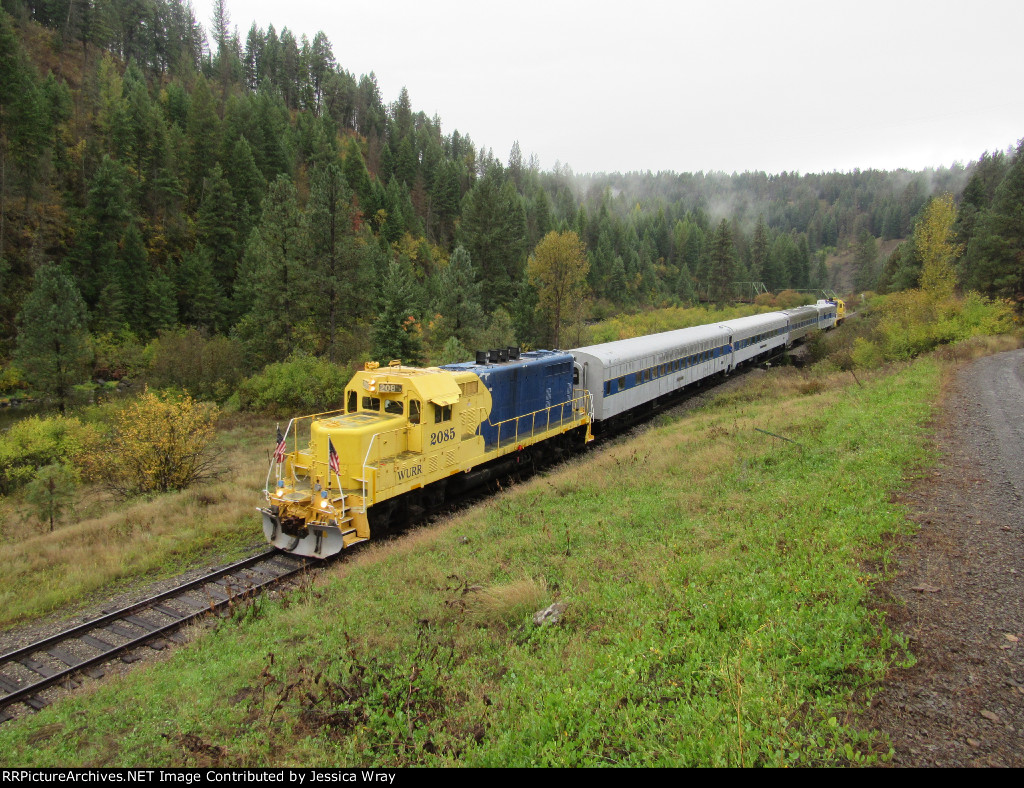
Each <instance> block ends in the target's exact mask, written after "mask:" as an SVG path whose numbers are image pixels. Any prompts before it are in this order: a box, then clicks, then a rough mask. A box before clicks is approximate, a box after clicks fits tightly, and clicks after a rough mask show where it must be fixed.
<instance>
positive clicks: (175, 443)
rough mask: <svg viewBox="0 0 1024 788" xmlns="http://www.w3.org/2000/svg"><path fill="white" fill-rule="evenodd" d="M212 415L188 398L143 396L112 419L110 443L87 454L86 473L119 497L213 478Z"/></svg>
mask: <svg viewBox="0 0 1024 788" xmlns="http://www.w3.org/2000/svg"><path fill="white" fill-rule="evenodd" d="M217 413H218V411H217V408H216V407H215V406H208V405H204V404H202V403H199V402H196V401H195V400H194V399H192V398H191V397H189V396H188V395H185V396H183V397H180V398H177V397H174V396H172V395H170V394H162V395H160V394H154V393H153V392H150V391H147V392H146V393H144V394H143V395H142V396H141V397H139V398H138V399H137V400H135V401H133V402H131V403H129V404H128V405H126V406H125V407H124V409H122V410H121V412H120V413H119V414H118V415H117V417H116V419H115V426H114V431H113V434H112V435H111V437H110V440H109V441H107V442H105V443H104V444H103V445H102V446H97V447H96V448H95V449H94V450H93V451H91V452H89V453H88V455H87V457H86V470H87V472H88V474H89V476H90V477H91V478H93V479H96V480H98V481H100V482H101V483H102V484H103V485H104V486H105V487H107V488H108V489H109V490H111V491H112V492H114V493H115V494H117V495H120V496H121V497H124V498H128V497H131V496H133V495H140V494H144V493H151V492H169V491H171V490H183V489H185V488H186V487H190V486H191V485H193V484H195V483H197V482H199V481H203V480H205V479H210V478H213V477H214V476H216V472H215V469H214V460H215V458H214V456H213V454H212V452H211V451H210V446H211V444H212V442H213V439H214V436H215V433H214V423H215V422H216V420H217Z"/></svg>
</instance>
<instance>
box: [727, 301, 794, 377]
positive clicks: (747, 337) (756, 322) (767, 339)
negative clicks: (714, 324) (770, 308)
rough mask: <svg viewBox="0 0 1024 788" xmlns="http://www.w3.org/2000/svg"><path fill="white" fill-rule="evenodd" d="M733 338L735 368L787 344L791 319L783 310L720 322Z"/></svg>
mask: <svg viewBox="0 0 1024 788" xmlns="http://www.w3.org/2000/svg"><path fill="white" fill-rule="evenodd" d="M720 325H721V326H722V327H723V328H726V329H728V330H729V333H730V337H731V339H732V353H733V362H732V363H733V368H734V369H735V368H738V367H740V366H741V365H743V364H745V363H747V362H749V361H752V360H753V359H756V358H760V357H762V356H765V355H768V354H772V353H775V351H776V350H777V349H778V348H781V347H782V346H783V345H785V344H786V341H787V339H788V331H787V330H788V327H789V319H788V318H787V316H786V315H784V314H782V313H781V312H767V313H765V314H763V315H751V316H750V317H738V318H736V319H735V320H726V321H724V322H722V323H721V324H720Z"/></svg>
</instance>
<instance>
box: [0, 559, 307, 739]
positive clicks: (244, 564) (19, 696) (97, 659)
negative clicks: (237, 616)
mask: <svg viewBox="0 0 1024 788" xmlns="http://www.w3.org/2000/svg"><path fill="white" fill-rule="evenodd" d="M276 557H281V558H284V559H286V560H293V559H291V558H290V557H289V556H288V555H287V554H284V553H281V552H279V551H277V550H267V551H265V552H263V553H259V554H258V555H255V556H251V557H249V558H245V559H243V560H241V561H237V562H236V563H234V564H230V565H229V566H226V567H222V568H221V569H218V570H216V571H214V572H211V573H209V574H207V575H204V576H203V577H200V578H197V579H195V580H190V581H189V582H187V583H183V584H182V585H180V586H176V587H175V588H172V589H170V590H168V591H164V592H161V593H159V594H156V595H154V596H151V597H149V598H147V599H145V600H143V601H141V602H136V603H134V604H132V605H128V606H127V607H124V608H121V609H120V610H115V611H113V612H112V613H107V614H105V615H103V616H100V617H99V618H96V619H93V620H92V621H88V622H85V623H83V624H80V625H77V626H74V627H71V628H70V629H66V630H64V631H62V632H58V633H57V634H55V635H51V636H50V637H47V638H43V639H42V640H39V641H36V642H34V643H31V644H29V645H27V646H24V647H22V648H19V649H16V650H14V651H10V652H8V653H6V654H3V655H0V665H3V664H9V663H17V664H19V665H21V666H22V667H24V668H26V669H27V670H30V671H32V672H33V673H37V674H38V675H42V674H39V672H38V671H36V670H34V669H33V668H31V667H29V666H28V665H26V664H24V663H23V662H21V660H22V659H24V658H26V657H30V656H31V655H32V654H35V653H38V652H40V651H46V650H47V648H48V647H50V646H54V645H56V644H59V643H66V642H68V641H72V640H74V639H75V638H77V637H78V636H79V635H83V634H87V633H89V632H93V631H95V630H97V629H103V628H104V627H105V626H106V625H107V624H111V623H115V622H118V621H122V620H124V619H125V618H127V617H128V616H130V615H132V614H133V613H136V612H140V611H144V610H147V609H149V608H151V607H153V606H154V605H155V604H157V603H158V602H160V601H163V600H169V599H174V598H176V597H182V596H185V595H186V594H188V593H189V592H190V591H195V590H196V589H198V588H202V587H203V586H205V585H208V584H214V583H216V582H217V581H218V580H220V579H222V578H224V577H227V576H229V575H232V574H235V573H237V572H240V571H242V570H244V569H247V568H249V567H252V566H256V565H258V564H261V563H270V561H271V559H272V558H276ZM306 566H308V562H306V561H302V562H301V563H299V564H297V565H296V566H294V567H293V568H291V569H287V568H285V567H283V566H281V565H280V564H278V569H282V570H284V571H283V572H282V573H281V574H278V575H275V576H273V577H268V578H267V579H265V580H263V581H260V582H255V583H254V582H251V581H247V582H246V586H245V588H244V589H241V590H239V592H238V593H235V594H233V595H229V596H228V597H227V598H225V599H221V600H213V599H212V598H211V599H210V603H209V606H204V607H203V608H201V609H199V610H193V611H192V612H185V613H181V614H180V617H179V618H178V619H177V620H175V621H171V622H170V623H167V624H164V625H162V626H161V625H159V624H155V623H152V622H150V624H151V625H152V629H150V630H149V631H148V632H144V633H143V634H141V635H139V636H138V637H135V638H131V639H130V640H128V641H127V642H125V643H122V644H120V645H112V646H111V647H110V648H109V649H107V650H106V651H103V652H101V653H100V654H97V655H96V656H93V657H86V658H85V659H83V660H82V661H81V662H77V663H76V664H75V665H71V666H69V667H67V668H66V669H64V670H57V672H55V673H53V674H52V675H50V676H44V677H43V678H42V679H40V680H39V681H35V682H33V683H31V684H27V685H25V686H23V687H18V688H17V689H16V690H14V691H13V692H9V693H8V694H6V695H3V696H0V721H3V716H2V710H3V709H4V708H6V707H7V706H10V705H12V704H14V703H18V702H22V701H24V700H26V699H28V698H30V697H31V696H33V695H35V694H37V693H38V692H40V691H41V690H43V689H45V688H47V687H50V686H53V685H54V684H59V683H60V682H62V681H65V680H67V679H70V678H71V677H72V676H73V675H74V674H76V673H80V672H81V671H83V670H85V669H87V668H90V667H93V666H94V665H98V664H102V663H104V662H108V661H110V660H111V659H112V658H113V657H116V656H117V655H118V654H122V653H124V652H125V651H130V650H131V649H133V648H136V647H138V646H141V645H144V644H145V643H146V642H148V641H151V640H153V639H154V638H158V637H160V636H162V635H166V634H168V633H171V632H173V631H174V630H176V629H178V628H180V627H182V626H184V625H185V624H187V623H189V622H191V621H193V620H195V619H197V618H199V617H200V616H204V615H206V614H208V613H210V612H211V611H215V610H218V609H220V608H222V607H225V606H227V605H229V604H231V603H232V602H235V601H237V600H238V599H239V598H240V597H244V596H246V595H247V594H252V593H253V592H255V591H259V590H260V589H263V588H265V587H267V586H270V585H273V584H274V583H277V582H279V581H280V580H283V579H284V578H287V577H290V576H292V575H294V574H296V573H298V572H300V571H302V570H303V569H304V568H306ZM222 588H224V590H225V591H228V593H229V594H230V585H228V586H227V587H222ZM158 612H161V613H162V611H158ZM162 615H165V616H169V615H170V614H168V613H162ZM128 623H132V622H131V621H129V622H128ZM133 626H135V627H136V628H140V629H141V628H144V627H140V626H139V625H138V624H133ZM79 642H81V641H79ZM89 645H90V646H91V644H89ZM91 647H92V648H96V646H91ZM51 656H53V655H52V654H51ZM56 659H58V660H60V658H59V657H57V658H56ZM60 661H63V660H60ZM6 683H8V684H13V683H15V680H13V679H12V678H10V677H7V679H6Z"/></svg>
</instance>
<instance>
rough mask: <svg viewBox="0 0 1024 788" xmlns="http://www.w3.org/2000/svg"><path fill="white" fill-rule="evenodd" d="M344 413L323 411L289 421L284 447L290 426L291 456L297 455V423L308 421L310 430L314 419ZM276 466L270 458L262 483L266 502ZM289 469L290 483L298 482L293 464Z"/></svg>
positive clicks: (339, 410) (337, 410) (338, 409)
mask: <svg viewBox="0 0 1024 788" xmlns="http://www.w3.org/2000/svg"><path fill="white" fill-rule="evenodd" d="M344 412H345V409H344V408H336V409H335V410H325V411H323V412H322V413H311V414H309V415H308V416H297V417H295V418H293V419H291V420H290V421H289V422H288V426H287V427H286V428H285V431H284V440H285V445H286V446H287V443H288V436H289V435H290V434H292V426H293V425H294V426H295V432H294V435H293V437H292V451H291V453H292V454H298V453H299V424H298V423H297V422H303V421H307V420H308V421H309V426H310V429H312V427H313V421H314V420H315V419H320V418H323V417H325V416H334V415H336V414H338V413H344ZM310 437H312V436H310ZM314 462H315V460H314ZM277 464H278V463H276V462H274V459H273V458H271V460H270V467H269V468H268V469H267V479H266V481H265V482H264V485H263V493H264V495H265V496H266V497H267V499H268V500H269V498H270V477H271V476H273V475H274V466H275V465H277ZM280 464H281V465H284V463H283V462H282V463H280ZM291 468H292V481H293V482H298V477H296V475H295V464H294V463H292V466H291ZM277 478H282V477H281V476H280V475H278V476H277Z"/></svg>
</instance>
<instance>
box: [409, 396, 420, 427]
mask: <svg viewBox="0 0 1024 788" xmlns="http://www.w3.org/2000/svg"><path fill="white" fill-rule="evenodd" d="M409 423H410V424H419V423H420V401H419V400H418V399H411V400H409Z"/></svg>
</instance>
